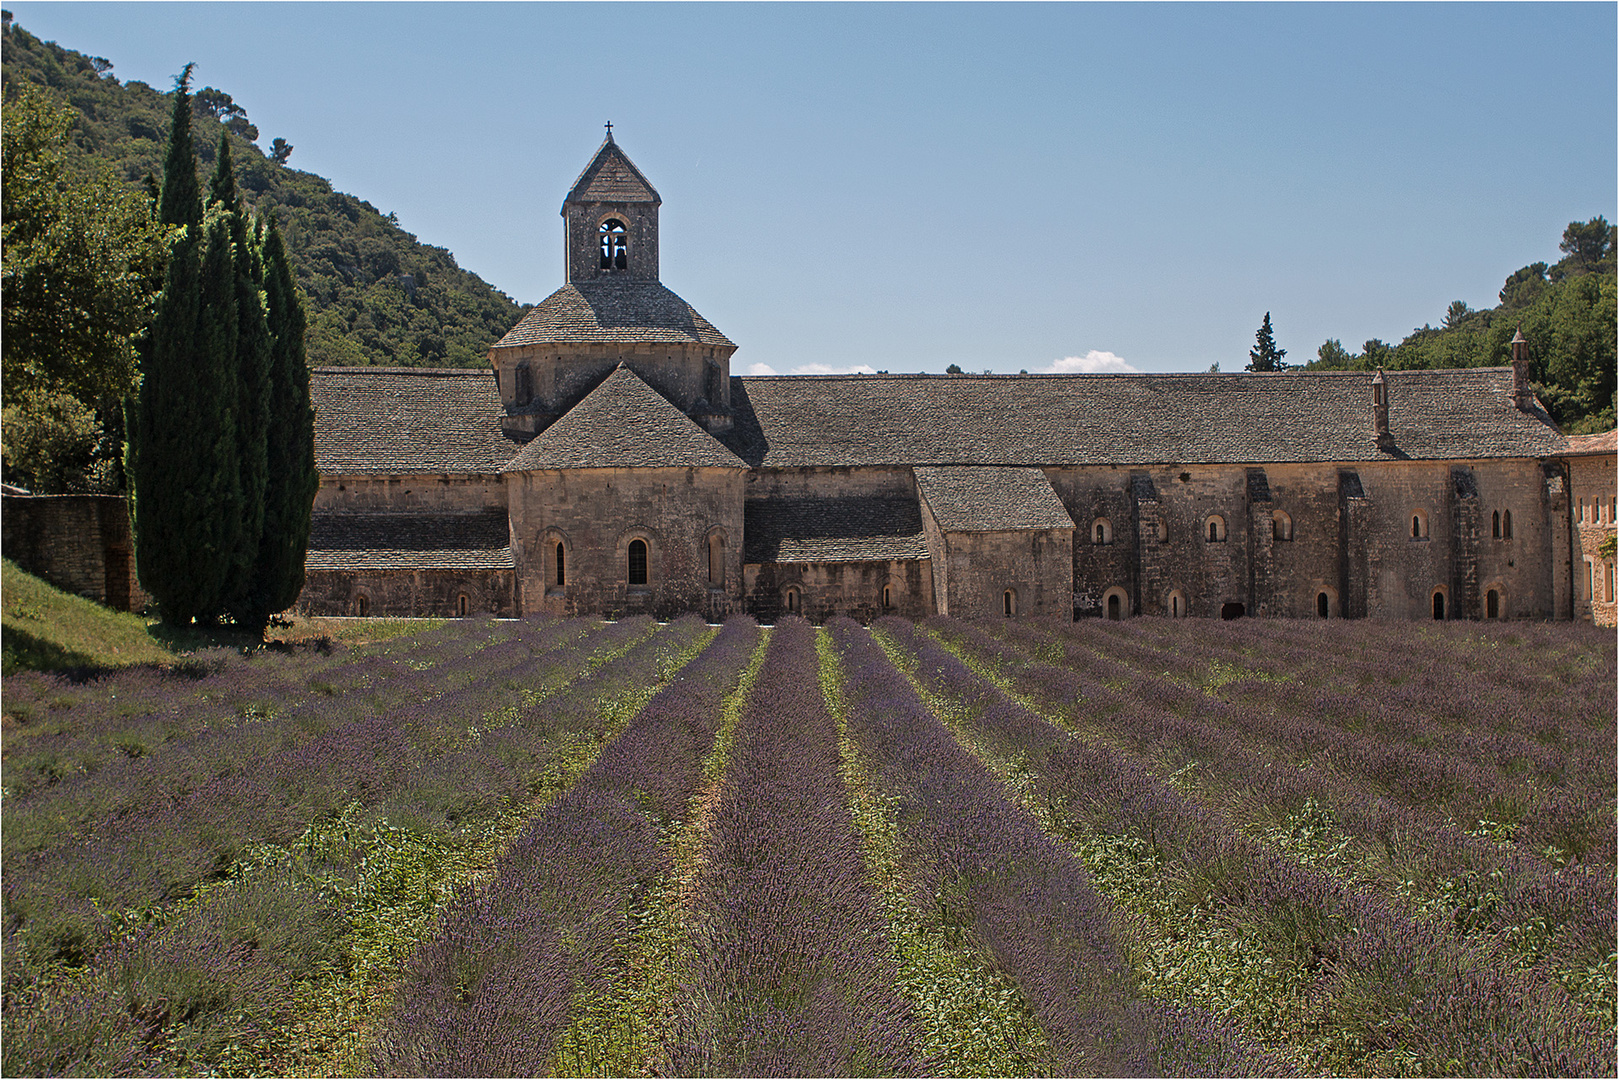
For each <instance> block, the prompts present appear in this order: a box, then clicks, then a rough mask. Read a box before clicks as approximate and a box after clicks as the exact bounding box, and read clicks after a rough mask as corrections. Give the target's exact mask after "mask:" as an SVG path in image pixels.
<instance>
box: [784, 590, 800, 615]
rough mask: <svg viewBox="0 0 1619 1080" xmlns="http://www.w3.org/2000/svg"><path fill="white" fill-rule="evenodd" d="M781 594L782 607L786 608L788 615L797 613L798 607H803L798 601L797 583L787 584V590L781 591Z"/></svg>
mask: <svg viewBox="0 0 1619 1080" xmlns="http://www.w3.org/2000/svg"><path fill="white" fill-rule="evenodd" d="M781 595H782V607H783V608H785V609H786V611H787V614H789V615H797V614H798V612H799V609H800V608H802V607H803V605H802V604H801V603H800V602H799V595H798V586H797V585H789V586H787V591H786V592H784V593H782V594H781Z"/></svg>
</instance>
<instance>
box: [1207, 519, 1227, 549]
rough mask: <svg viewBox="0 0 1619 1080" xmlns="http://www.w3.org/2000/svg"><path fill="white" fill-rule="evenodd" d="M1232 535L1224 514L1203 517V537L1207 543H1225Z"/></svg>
mask: <svg viewBox="0 0 1619 1080" xmlns="http://www.w3.org/2000/svg"><path fill="white" fill-rule="evenodd" d="M1230 535H1231V532H1230V529H1229V528H1227V526H1226V520H1225V517H1224V515H1222V514H1210V515H1209V516H1208V517H1206V518H1204V519H1203V537H1204V540H1205V541H1206V542H1207V543H1210V544H1223V543H1225V542H1226V539H1227V537H1229V536H1230Z"/></svg>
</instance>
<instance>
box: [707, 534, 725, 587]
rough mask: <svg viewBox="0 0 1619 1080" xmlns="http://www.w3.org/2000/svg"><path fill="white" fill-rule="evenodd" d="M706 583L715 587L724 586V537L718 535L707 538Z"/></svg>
mask: <svg viewBox="0 0 1619 1080" xmlns="http://www.w3.org/2000/svg"><path fill="white" fill-rule="evenodd" d="M708 583H709V584H710V585H713V586H716V587H719V586H723V585H724V584H725V537H723V536H721V535H720V534H719V533H714V534H712V535H710V536H709V538H708Z"/></svg>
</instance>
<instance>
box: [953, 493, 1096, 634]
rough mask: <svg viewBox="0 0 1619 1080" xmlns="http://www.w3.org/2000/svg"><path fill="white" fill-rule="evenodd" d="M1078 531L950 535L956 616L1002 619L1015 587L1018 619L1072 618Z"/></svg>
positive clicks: (961, 617)
mask: <svg viewBox="0 0 1619 1080" xmlns="http://www.w3.org/2000/svg"><path fill="white" fill-rule="evenodd" d="M924 506H925V504H924ZM1073 533H1074V531H1073V530H1072V529H1017V530H1008V531H1005V532H946V533H945V534H944V546H945V560H946V562H947V563H948V567H949V569H948V574H949V578H948V580H949V586H948V588H949V606H950V614H951V616H953V617H954V618H957V619H998V618H1002V617H1004V615H1005V610H1006V609H1005V601H1006V592H1007V590H1009V589H1010V590H1011V591H1012V593H1013V596H1014V610H1013V614H1014V615H1019V616H1046V617H1056V618H1067V617H1070V616H1071V615H1072V612H1073V608H1074V578H1073V566H1074V550H1073V549H1074V536H1073Z"/></svg>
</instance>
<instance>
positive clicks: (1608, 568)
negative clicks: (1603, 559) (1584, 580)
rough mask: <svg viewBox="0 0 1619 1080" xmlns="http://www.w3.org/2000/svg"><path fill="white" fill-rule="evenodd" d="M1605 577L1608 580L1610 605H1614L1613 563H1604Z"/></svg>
mask: <svg viewBox="0 0 1619 1080" xmlns="http://www.w3.org/2000/svg"><path fill="white" fill-rule="evenodd" d="M1602 567H1603V576H1604V577H1605V578H1606V579H1607V590H1608V591H1607V598H1608V603H1610V604H1611V603H1613V563H1611V562H1610V563H1603V564H1602Z"/></svg>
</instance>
